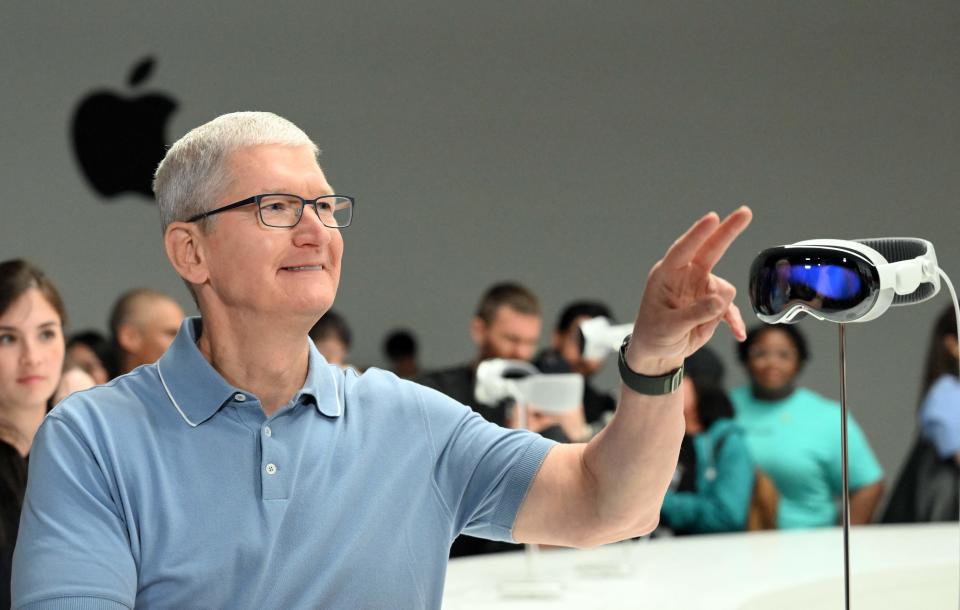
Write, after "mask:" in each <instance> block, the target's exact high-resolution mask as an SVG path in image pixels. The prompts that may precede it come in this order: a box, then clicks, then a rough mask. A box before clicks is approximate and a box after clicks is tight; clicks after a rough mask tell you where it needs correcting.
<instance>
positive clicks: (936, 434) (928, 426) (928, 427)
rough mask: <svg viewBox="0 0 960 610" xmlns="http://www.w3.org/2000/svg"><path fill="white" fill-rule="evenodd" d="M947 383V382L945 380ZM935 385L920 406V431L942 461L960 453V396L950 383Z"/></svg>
mask: <svg viewBox="0 0 960 610" xmlns="http://www.w3.org/2000/svg"><path fill="white" fill-rule="evenodd" d="M943 381H946V380H943ZM943 381H941V382H937V383H935V384H934V385H933V386H932V387H931V388H930V391H928V392H927V395H926V397H924V399H923V404H922V405H921V406H920V429H921V433H922V435H923V437H924V438H926V439H928V440H929V441H930V442H932V443H933V445H934V447H936V449H937V455H939V456H940V458H941V459H946V458H949V457H951V456H953V455H956V454H957V453H958V452H960V395H958V394H957V393H955V392H951V391H950V387H949V384H948V383H944V382H943Z"/></svg>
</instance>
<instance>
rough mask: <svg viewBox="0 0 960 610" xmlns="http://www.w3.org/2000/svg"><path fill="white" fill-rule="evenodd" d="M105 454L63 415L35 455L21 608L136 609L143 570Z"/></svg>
mask: <svg viewBox="0 0 960 610" xmlns="http://www.w3.org/2000/svg"><path fill="white" fill-rule="evenodd" d="M101 464H102V461H101V460H99V459H98V453H97V451H96V450H95V449H94V448H93V447H92V446H91V445H90V444H89V443H88V442H86V440H85V439H84V438H82V436H81V435H80V434H79V433H78V432H77V431H76V429H75V428H73V427H72V424H71V423H68V422H67V421H64V420H62V419H60V418H58V417H57V416H56V414H52V415H48V416H47V418H46V420H45V421H44V423H43V425H42V426H41V427H40V430H39V431H38V433H37V436H36V439H35V440H34V443H33V448H32V451H31V454H30V469H29V475H28V478H27V492H26V497H25V499H24V506H23V513H22V515H21V521H20V535H19V537H18V540H17V548H16V551H15V553H14V561H13V581H12V594H13V607H14V608H29V609H31V610H39V609H41V608H51V609H53V608H56V609H60V608H96V609H98V610H106V609H111V610H113V609H121V608H133V606H134V601H135V598H136V590H137V569H136V565H135V562H134V559H133V556H132V553H131V551H130V542H129V539H128V536H127V529H126V527H125V524H124V519H123V517H122V516H121V515H122V513H121V512H120V511H119V510H118V508H117V504H116V501H115V499H114V495H113V494H112V493H111V486H110V484H109V482H108V481H109V477H108V476H107V475H106V474H105V472H104V470H103V469H102V468H101Z"/></svg>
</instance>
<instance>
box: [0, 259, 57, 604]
mask: <svg viewBox="0 0 960 610" xmlns="http://www.w3.org/2000/svg"><path fill="white" fill-rule="evenodd" d="M65 319H66V313H65V310H64V307H63V301H62V299H61V298H60V294H59V293H58V292H57V289H56V288H55V287H54V285H53V283H52V282H51V281H50V280H49V279H48V278H47V276H46V275H44V273H43V272H42V271H40V270H39V269H38V268H36V267H35V266H33V265H31V264H30V263H28V262H26V261H24V260H19V259H16V260H8V261H4V262H2V263H0V607H4V608H8V607H9V606H10V567H11V562H12V558H13V548H14V545H15V543H16V539H17V527H18V525H19V521H20V508H21V505H22V503H23V493H24V491H25V490H26V483H27V456H28V454H29V453H30V446H31V444H32V443H33V437H34V435H35V434H36V432H37V428H39V427H40V423H41V422H42V421H43V418H44V416H45V415H46V413H47V407H48V401H49V400H50V398H51V396H53V394H54V392H55V391H56V389H57V385H58V384H59V382H60V377H61V370H62V368H63V357H64V340H63V325H64V322H65Z"/></svg>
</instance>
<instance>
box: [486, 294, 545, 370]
mask: <svg viewBox="0 0 960 610" xmlns="http://www.w3.org/2000/svg"><path fill="white" fill-rule="evenodd" d="M472 334H473V340H474V342H476V344H477V346H478V347H479V348H480V359H481V360H486V359H487V358H509V359H512V360H531V359H532V358H533V354H534V352H535V351H536V349H537V342H538V341H539V340H540V316H537V315H531V314H526V313H521V312H519V311H517V310H516V309H513V308H512V307H510V306H508V305H501V306H500V307H499V308H498V309H497V310H496V311H495V312H494V314H493V319H492V320H491V321H490V323H489V324H488V323H486V322H484V321H483V320H481V319H480V318H474V321H473V328H472Z"/></svg>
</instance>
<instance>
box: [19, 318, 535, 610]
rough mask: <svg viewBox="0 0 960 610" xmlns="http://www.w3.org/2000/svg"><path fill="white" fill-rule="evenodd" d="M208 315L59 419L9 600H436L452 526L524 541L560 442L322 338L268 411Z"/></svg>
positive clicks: (49, 438)
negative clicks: (520, 520)
mask: <svg viewBox="0 0 960 610" xmlns="http://www.w3.org/2000/svg"><path fill="white" fill-rule="evenodd" d="M200 328H201V325H200V320H199V319H198V318H191V319H188V320H185V321H184V324H183V326H182V327H181V328H180V332H179V334H178V335H177V338H176V340H175V341H174V343H173V345H172V346H171V347H170V349H169V350H168V351H167V353H166V354H164V356H163V357H162V358H161V359H160V360H159V361H158V362H157V363H156V364H152V365H147V366H142V367H140V368H138V369H136V370H135V371H133V372H132V373H130V374H128V375H124V376H123V377H120V378H118V379H116V380H114V381H113V382H111V383H110V384H108V385H106V386H102V387H97V388H93V389H90V390H87V391H84V392H79V393H76V394H73V395H72V396H70V397H69V398H68V399H66V400H65V401H64V402H62V403H61V404H60V405H59V406H58V407H57V408H56V409H54V410H53V411H52V412H51V413H50V415H48V416H47V418H46V420H45V421H44V423H43V425H42V426H41V428H40V431H39V432H38V434H37V437H36V440H35V442H34V445H33V451H32V453H31V455H30V472H29V483H28V488H27V495H26V500H25V503H24V508H23V515H22V518H21V524H20V536H19V540H18V544H17V549H16V554H15V558H14V568H13V600H14V607H17V608H31V609H34V608H57V609H61V608H96V609H119V608H125V607H126V608H133V607H134V605H136V607H137V608H424V607H427V608H438V607H439V606H440V601H441V597H442V592H443V581H444V575H445V571H446V565H447V554H448V551H449V548H450V543H451V542H452V540H453V539H454V537H455V536H456V535H457V534H459V533H460V532H461V531H465V532H467V533H470V534H472V535H475V536H483V537H488V538H493V539H498V540H511V529H512V527H513V524H514V520H515V518H516V515H517V512H518V510H519V507H520V504H521V502H522V501H523V499H524V497H525V494H526V492H527V490H528V488H529V486H530V484H531V482H532V480H533V478H534V476H535V475H536V472H537V470H538V468H539V467H540V464H541V463H542V461H543V459H544V457H545V456H546V454H547V452H548V451H549V449H550V448H551V447H552V445H553V443H552V442H551V441H547V440H545V439H543V438H542V437H540V436H539V435H536V434H531V433H528V432H524V431H516V430H513V431H510V430H505V429H503V428H500V427H497V426H495V425H493V424H490V423H487V422H486V421H485V420H483V419H482V418H481V417H480V416H478V415H477V414H475V413H473V412H472V411H471V410H470V409H468V408H467V407H464V406H463V405H461V404H459V403H457V402H455V401H453V400H452V399H450V398H447V397H446V396H444V395H442V394H440V393H438V392H435V391H433V390H430V389H428V388H424V387H422V386H419V385H416V384H414V383H411V382H408V381H404V380H401V379H398V378H397V377H396V376H394V375H393V374H391V373H387V372H384V371H381V370H376V369H373V370H370V371H367V372H366V373H364V374H363V375H357V374H356V373H355V372H352V371H346V372H345V371H341V370H340V369H339V368H338V367H336V366H332V365H329V364H327V363H326V362H325V361H324V360H323V357H322V356H321V355H320V354H319V352H317V351H316V349H315V348H314V347H313V346H312V345H311V347H310V358H309V372H308V374H307V379H306V383H305V384H304V386H303V388H302V389H301V390H300V391H299V392H298V393H297V395H296V396H295V397H294V398H293V400H292V401H291V402H290V403H289V404H288V405H286V406H285V407H283V408H282V409H280V410H278V411H277V412H276V413H275V414H274V415H273V416H272V417H269V418H267V417H266V416H265V415H264V412H263V410H262V409H261V407H260V403H259V401H258V400H257V397H256V396H254V395H252V394H250V393H249V392H246V391H244V390H243V389H242V388H237V387H233V386H231V385H230V384H228V383H227V382H226V381H225V380H224V379H223V377H221V376H220V375H219V374H218V373H217V372H216V371H215V370H214V369H213V367H211V366H210V364H209V363H208V362H207V361H206V360H205V359H204V358H203V356H202V355H201V354H200V352H199V351H198V349H197V347H196V338H197V336H198V335H199V332H200ZM304 340H305V341H306V338H305V339H304Z"/></svg>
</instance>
